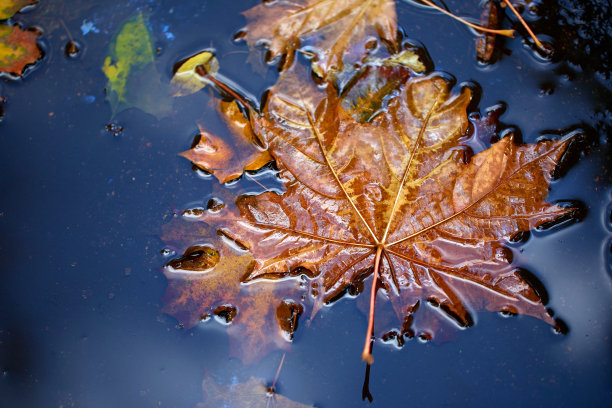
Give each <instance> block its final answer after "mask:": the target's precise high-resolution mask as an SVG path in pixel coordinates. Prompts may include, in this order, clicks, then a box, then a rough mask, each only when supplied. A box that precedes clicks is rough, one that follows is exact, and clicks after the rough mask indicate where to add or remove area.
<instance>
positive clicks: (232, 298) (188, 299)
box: [162, 213, 301, 363]
mask: <svg viewBox="0 0 612 408" xmlns="http://www.w3.org/2000/svg"><path fill="white" fill-rule="evenodd" d="M186 215H187V217H188V218H191V217H193V215H194V214H193V213H187V214H186ZM216 230H217V228H216V227H215V228H211V227H210V226H209V225H208V224H206V223H202V222H189V221H184V220H174V221H173V222H171V223H169V224H167V225H166V226H165V227H164V232H163V234H162V238H163V239H164V241H165V242H166V243H167V244H169V245H170V246H171V247H172V248H173V249H176V250H179V251H182V250H185V253H184V255H183V256H182V257H180V258H177V259H175V260H173V261H171V262H170V263H169V264H168V266H167V267H166V268H165V270H164V273H165V275H166V277H167V278H168V290H167V291H166V294H165V296H164V299H163V302H164V308H163V312H164V313H168V314H170V315H172V316H174V317H176V318H177V319H178V320H179V322H181V324H182V325H183V326H184V327H185V328H187V329H189V328H191V327H193V326H195V325H196V324H198V323H199V322H200V321H202V320H203V319H207V318H208V317H210V316H212V315H217V316H219V317H221V318H224V319H225V321H226V322H228V323H230V322H231V324H230V325H229V326H228V334H229V336H230V344H231V350H230V356H232V357H237V358H240V359H241V360H242V361H244V362H245V363H251V362H254V361H257V360H259V359H260V358H262V357H263V356H264V355H266V354H267V353H268V352H270V351H272V350H276V349H283V350H287V349H288V348H289V346H290V344H291V343H290V342H289V340H290V339H291V335H292V333H293V331H295V327H296V325H297V322H295V323H294V324H292V325H289V326H288V325H287V324H286V322H285V321H284V320H285V319H283V313H284V312H285V310H286V309H287V307H288V306H287V302H285V300H287V301H288V302H289V303H291V300H292V299H299V297H300V291H301V289H300V288H299V285H297V283H296V282H285V283H283V284H280V285H275V284H274V283H272V282H258V283H255V284H249V285H241V283H240V282H241V278H242V276H243V275H244V273H245V272H246V271H247V269H248V267H249V266H250V265H251V264H252V263H253V257H252V255H251V254H249V253H248V252H245V251H241V250H238V249H234V248H231V247H230V246H229V245H228V244H227V243H225V242H224V241H223V239H221V238H220V237H219V236H218V235H217V234H216ZM196 242H199V244H195V243H196ZM211 243H212V245H211ZM186 245H191V246H189V248H186V249H185V246H186ZM296 313H297V314H296ZM289 314H290V315H291V316H294V318H295V319H297V318H298V317H299V314H301V312H300V311H298V310H297V309H296V310H295V313H293V314H292V313H289Z"/></svg>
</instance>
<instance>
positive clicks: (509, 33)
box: [419, 0, 514, 38]
mask: <svg viewBox="0 0 612 408" xmlns="http://www.w3.org/2000/svg"><path fill="white" fill-rule="evenodd" d="M419 1H421V2H423V3H425V4H426V5H428V6H429V7H432V8H435V9H436V10H438V11H439V12H441V13H444V14H446V15H447V16H449V17H452V18H454V19H455V20H457V21H460V22H462V23H463V24H465V25H467V26H469V27H472V28H473V29H474V30H478V31H482V32H485V33H491V34H498V35H504V36H506V37H511V38H513V37H514V30H510V29H508V30H496V29H493V28H487V27H483V26H481V25H478V24H474V23H470V22H469V21H467V20H464V19H463V18H461V17H458V16H456V15H454V14H453V13H451V12H450V11H447V10H444V9H443V8H442V7H440V6H438V5H437V4H435V3H433V2H431V1H429V0H419Z"/></svg>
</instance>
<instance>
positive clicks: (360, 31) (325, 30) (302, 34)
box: [243, 0, 397, 76]
mask: <svg viewBox="0 0 612 408" xmlns="http://www.w3.org/2000/svg"><path fill="white" fill-rule="evenodd" d="M243 14H244V15H245V17H246V18H247V26H246V29H245V33H246V39H247V42H248V43H249V44H251V45H257V44H265V45H266V47H267V48H268V59H269V60H272V59H275V58H277V57H280V56H284V57H287V60H286V62H285V63H281V68H283V67H288V66H290V65H292V60H293V55H294V53H295V51H296V50H298V49H299V48H300V47H302V46H306V47H307V48H308V51H309V52H311V53H313V54H314V55H315V57H316V61H315V68H314V69H315V72H316V73H317V74H319V75H320V76H325V74H326V73H329V72H331V71H337V70H341V69H342V66H343V65H344V63H343V58H344V56H345V54H346V53H347V52H348V51H349V49H350V48H351V47H353V46H357V47H362V48H363V46H364V44H365V43H367V39H368V38H376V37H378V38H380V39H382V40H383V41H384V42H385V43H386V44H387V45H389V46H391V47H392V48H395V46H396V37H397V16H396V12H395V2H394V1H393V0H291V1H288V0H279V1H275V2H272V3H271V4H268V3H263V4H261V5H258V6H255V7H253V8H251V9H249V10H247V11H245V12H244V13H243ZM357 54H359V55H361V54H363V50H360V52H358V53H357Z"/></svg>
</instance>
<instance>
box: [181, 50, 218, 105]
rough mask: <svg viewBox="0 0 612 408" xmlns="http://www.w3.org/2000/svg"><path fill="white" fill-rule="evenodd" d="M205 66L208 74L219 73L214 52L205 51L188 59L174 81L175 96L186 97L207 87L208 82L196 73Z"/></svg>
mask: <svg viewBox="0 0 612 408" xmlns="http://www.w3.org/2000/svg"><path fill="white" fill-rule="evenodd" d="M200 65H201V66H203V67H204V70H205V71H206V73H207V74H211V75H214V74H216V73H217V72H218V71H219V62H218V61H217V59H216V58H215V55H214V54H213V53H212V52H209V51H204V52H201V53H199V54H196V55H194V56H193V57H191V58H189V59H187V61H185V62H184V63H183V64H182V65H181V66H180V67H179V69H178V70H177V71H176V73H175V74H174V77H172V81H171V82H170V84H171V86H172V94H173V96H186V95H191V94H192V93H195V92H197V91H199V90H200V89H202V88H204V87H205V86H206V80H205V79H204V78H202V77H201V76H200V75H198V74H197V73H196V68H197V67H198V66H200Z"/></svg>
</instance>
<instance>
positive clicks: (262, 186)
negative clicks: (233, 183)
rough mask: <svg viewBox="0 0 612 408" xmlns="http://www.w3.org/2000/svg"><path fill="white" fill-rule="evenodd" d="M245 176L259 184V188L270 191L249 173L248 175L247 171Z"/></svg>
mask: <svg viewBox="0 0 612 408" xmlns="http://www.w3.org/2000/svg"><path fill="white" fill-rule="evenodd" d="M244 175H245V176H247V177H248V178H250V179H251V180H253V181H254V182H256V183H257V184H259V186H260V187H261V188H263V189H264V190H266V191H270V189H269V188H267V187H266V186H264V185H263V184H261V183H260V182H259V181H257V180H256V179H255V178H254V177H253V176H251V175H250V174H249V173H247V172H246V171H245V172H244Z"/></svg>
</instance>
